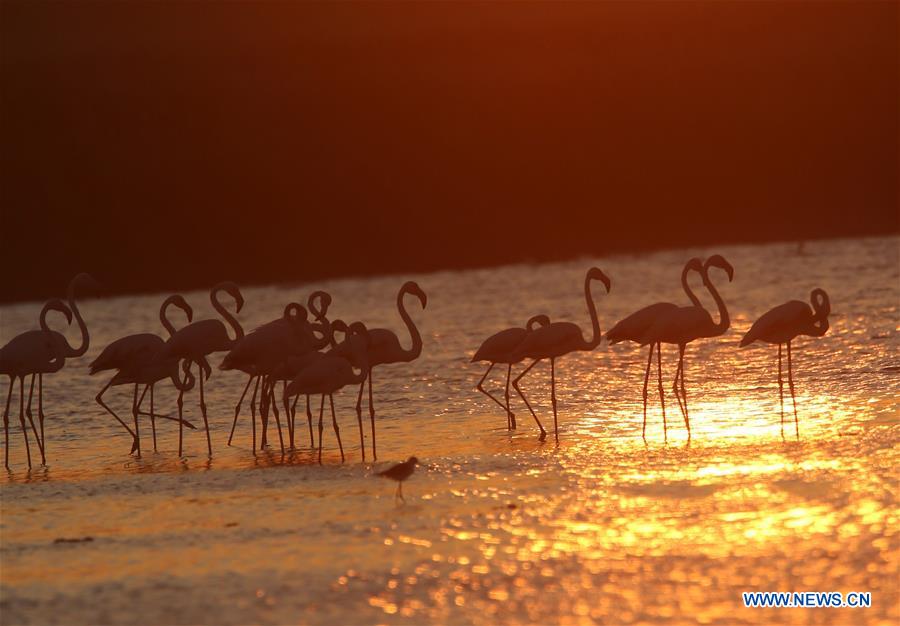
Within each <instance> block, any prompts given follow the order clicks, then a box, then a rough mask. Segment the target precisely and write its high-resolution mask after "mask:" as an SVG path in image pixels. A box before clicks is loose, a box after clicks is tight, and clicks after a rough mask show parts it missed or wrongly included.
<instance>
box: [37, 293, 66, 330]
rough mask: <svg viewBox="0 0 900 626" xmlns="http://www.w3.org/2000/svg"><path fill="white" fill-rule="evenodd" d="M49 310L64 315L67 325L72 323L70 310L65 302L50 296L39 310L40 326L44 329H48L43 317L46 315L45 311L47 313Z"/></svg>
mask: <svg viewBox="0 0 900 626" xmlns="http://www.w3.org/2000/svg"><path fill="white" fill-rule="evenodd" d="M50 311H57V312H58V313H62V314H63V315H65V316H66V322H67V323H68V324H69V325H71V324H72V310H71V309H70V308H69V307H67V306H66V303H65V302H63V301H62V300H60V299H59V298H52V299H50V300H47V303H46V304H45V305H44V309H43V310H42V311H41V328H43V329H44V330H49V329H48V328H47V323H46V322H45V318H46V317H47V313H49V312H50Z"/></svg>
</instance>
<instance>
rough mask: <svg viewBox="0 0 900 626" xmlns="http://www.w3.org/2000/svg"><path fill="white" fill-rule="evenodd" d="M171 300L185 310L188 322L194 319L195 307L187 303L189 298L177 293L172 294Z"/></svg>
mask: <svg viewBox="0 0 900 626" xmlns="http://www.w3.org/2000/svg"><path fill="white" fill-rule="evenodd" d="M169 302H170V303H171V304H173V305H174V306H177V307H178V308H179V309H181V310H182V311H184V314H185V316H186V317H187V321H188V324H190V323H191V322H193V321H194V309H193V308H191V305H190V304H188V303H187V300H185V299H184V296H182V295H179V294H175V295H174V296H172V298H171V299H170V300H169Z"/></svg>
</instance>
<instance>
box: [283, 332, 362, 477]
mask: <svg viewBox="0 0 900 626" xmlns="http://www.w3.org/2000/svg"><path fill="white" fill-rule="evenodd" d="M350 331H351V332H352V334H353V335H359V336H362V337H363V338H365V339H366V343H368V331H367V329H366V327H365V325H364V324H362V323H361V322H354V323H353V324H351V325H350ZM347 345H348V349H349V350H350V352H351V357H352V358H351V359H347V358H344V357H343V356H337V355H336V354H332V353H326V354H321V353H318V352H310V353H307V354H306V355H303V356H302V357H300V359H301V360H303V361H306V365H305V366H304V367H302V368H301V369H300V372H299V373H298V374H297V375H296V376H295V377H294V378H293V379H292V380H291V381H290V382H289V383H288V384H287V386H286V387H285V389H284V396H283V400H284V409H285V412H286V413H288V412H289V408H288V406H289V398H290V397H292V396H297V395H299V394H301V393H302V394H306V395H314V394H321V395H322V402H321V404H320V406H319V463H320V464H321V463H322V430H323V426H322V416H323V414H324V411H325V396H326V395H327V396H328V400H329V403H330V404H331V422H332V425H333V427H334V434H335V436H336V437H337V440H338V447H339V448H340V451H341V462H343V461H344V459H345V457H344V446H343V444H342V443H341V431H340V427H339V426H338V423H337V418H336V417H335V413H334V393H335V392H336V391H339V390H340V389H342V388H344V387H346V386H347V385H356V384H360V385H361V384H363V383H365V380H366V376H367V372H368V371H371V370H370V369H369V361H368V359H369V353H368V351H367V350H366V349H365V348H366V345H364V344H360V343H358V342H350V343H348V344H347ZM354 366H355V367H356V368H357V369H359V373H358V374H357V373H354V371H353V369H354Z"/></svg>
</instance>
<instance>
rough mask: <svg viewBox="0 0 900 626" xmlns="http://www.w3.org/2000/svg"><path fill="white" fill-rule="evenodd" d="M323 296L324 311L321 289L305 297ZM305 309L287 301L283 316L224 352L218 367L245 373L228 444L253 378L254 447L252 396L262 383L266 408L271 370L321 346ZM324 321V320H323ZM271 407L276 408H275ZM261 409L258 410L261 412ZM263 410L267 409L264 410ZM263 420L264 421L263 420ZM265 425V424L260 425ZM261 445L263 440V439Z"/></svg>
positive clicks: (269, 393) (329, 297) (254, 443)
mask: <svg viewBox="0 0 900 626" xmlns="http://www.w3.org/2000/svg"><path fill="white" fill-rule="evenodd" d="M320 297H321V298H324V299H325V300H324V302H326V304H324V308H325V309H326V310H327V307H328V304H327V303H330V302H331V296H329V295H328V294H327V293H325V292H315V293H313V294H312V295H311V296H310V297H309V302H310V303H314V301H315V300H316V299H318V298H320ZM308 317H309V314H308V312H307V309H306V308H305V307H304V306H303V305H301V304H298V303H296V302H291V303H289V304H288V305H287V306H286V307H285V309H284V313H283V315H282V316H281V317H280V318H278V319H276V320H272V321H271V322H268V323H266V324H263V325H262V326H260V327H258V328H256V329H255V330H253V331H251V332H250V333H248V334H247V335H245V336H244V337H241V338H240V339H239V340H238V341H236V342H235V344H234V347H233V348H232V349H231V350H230V351H229V352H228V354H226V355H225V358H224V359H223V360H222V364H221V365H220V369H223V370H231V369H237V370H240V371H242V372H244V373H246V374H248V375H249V377H248V380H247V384H246V385H245V386H244V391H243V393H242V394H241V397H240V398H239V399H238V402H237V405H236V406H235V408H234V421H233V422H232V424H231V434H230V435H229V437H228V445H231V441H232V438H233V436H234V429H235V426H236V425H237V420H238V416H239V415H240V409H241V405H242V403H243V401H244V397H245V396H246V395H247V391H248V389H249V388H250V384H251V383H253V381H254V380H255V381H256V385H255V386H254V389H253V394H252V396H251V398H250V413H251V419H252V432H253V449H254V450H255V449H256V397H257V393H258V392H259V391H260V385H262V393H261V394H260V399H261V401H260V404H261V406H262V408H263V409H267V408H268V404H269V399H270V398H271V397H272V393H273V391H272V382H273V381H272V380H271V376H270V375H271V374H272V371H273V370H274V369H275V368H277V367H278V366H279V365H281V364H282V363H283V362H284V361H285V359H287V358H288V357H289V356H296V355H300V354H303V353H305V352H308V351H310V350H314V349H317V347H323V345H324V342H321V343H317V340H316V337H315V335H314V334H313V327H312V325H311V324H310V323H309V321H308ZM326 323H327V322H326ZM272 407H273V408H274V409H275V410H277V407H276V406H274V403H273V405H272ZM263 412H264V411H263V410H261V414H262V413H263ZM266 413H267V411H266ZM264 421H265V420H264ZM264 427H265V424H264ZM288 427H289V430H291V433H290V442H291V446H292V447H293V432H292V428H291V425H290V424H289V425H288ZM263 445H265V439H263Z"/></svg>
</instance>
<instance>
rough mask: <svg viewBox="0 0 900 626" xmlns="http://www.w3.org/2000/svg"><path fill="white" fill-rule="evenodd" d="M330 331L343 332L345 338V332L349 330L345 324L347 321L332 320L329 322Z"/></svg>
mask: <svg viewBox="0 0 900 626" xmlns="http://www.w3.org/2000/svg"><path fill="white" fill-rule="evenodd" d="M331 331H332V332H334V331H338V332H341V333H344V337H345V338H346V336H347V334H348V333H349V332H350V330H349V328H348V326H347V322H345V321H344V320H334V321H333V322H331Z"/></svg>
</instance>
